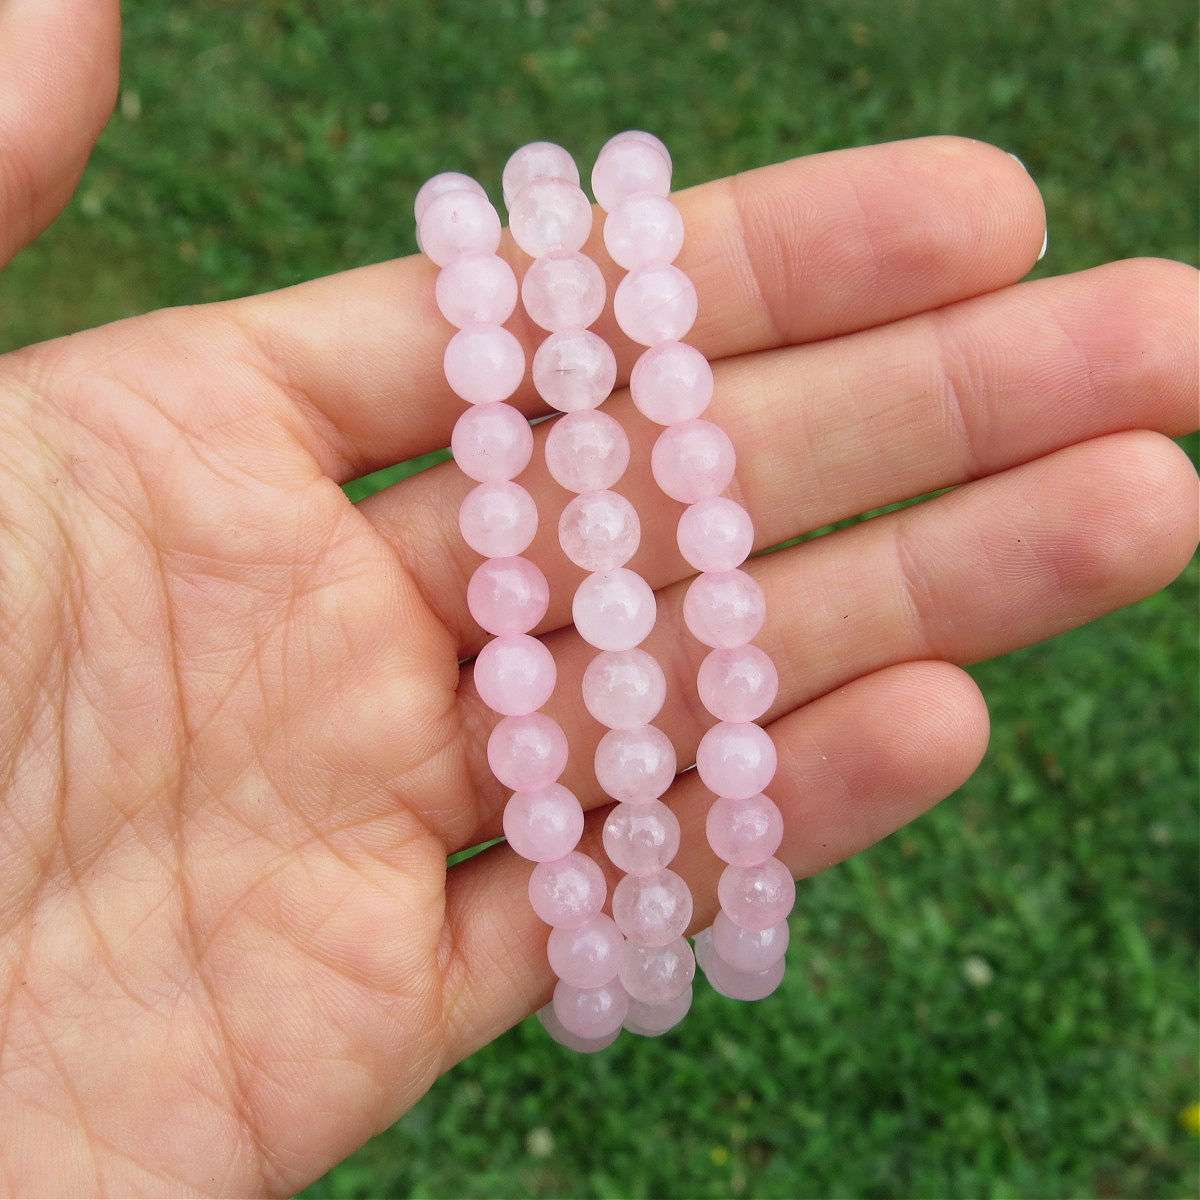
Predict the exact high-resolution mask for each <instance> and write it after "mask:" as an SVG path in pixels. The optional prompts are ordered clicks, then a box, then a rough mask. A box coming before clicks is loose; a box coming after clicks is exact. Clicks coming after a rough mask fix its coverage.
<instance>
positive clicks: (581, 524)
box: [558, 492, 642, 571]
mask: <svg viewBox="0 0 1200 1200" xmlns="http://www.w3.org/2000/svg"><path fill="white" fill-rule="evenodd" d="M641 537H642V529H641V524H640V523H639V521H638V515H637V509H635V508H634V507H633V505H632V504H630V503H629V501H628V500H626V499H625V497H624V496H619V495H617V493H616V492H584V494H583V495H582V496H576V497H575V499H574V500H572V501H571V502H570V504H568V505H567V506H566V508H564V509H563V511H562V515H561V516H560V517H559V519H558V543H559V545H560V546H561V547H562V550H563V553H564V554H565V555H566V556H567V557H568V558H569V559H570V560H571V561H572V562H573V563H574V564H575V565H576V566H577V567H582V568H583V569H584V570H585V571H611V570H613V569H614V568H616V567H623V566H624V565H625V564H626V563H627V562H628V561H629V560H630V559H631V558H632V557H633V556H634V554H635V553H636V551H637V548H638V543H639V542H640V541H641Z"/></svg>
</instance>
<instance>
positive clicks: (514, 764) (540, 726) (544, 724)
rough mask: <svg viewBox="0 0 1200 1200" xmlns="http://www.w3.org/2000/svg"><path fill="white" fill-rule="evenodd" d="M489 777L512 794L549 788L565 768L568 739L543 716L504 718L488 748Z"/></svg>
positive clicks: (490, 738)
mask: <svg viewBox="0 0 1200 1200" xmlns="http://www.w3.org/2000/svg"><path fill="white" fill-rule="evenodd" d="M487 759H488V766H490V767H491V768H492V774H493V775H495V777H496V778H497V779H498V780H499V781H500V782H501V783H502V784H503V785H504V786H505V787H506V788H508V789H510V790H511V791H514V792H537V791H541V790H542V789H543V788H548V787H549V786H550V785H551V784H552V783H553V782H554V781H555V780H556V779H557V778H558V777H559V776H560V775H561V774H562V773H563V770H564V769H565V768H566V765H567V735H566V734H565V733H563V730H562V726H561V725H559V723H558V722H557V721H555V720H554V719H553V718H551V717H548V716H546V714H545V713H530V714H529V715H528V716H527V717H505V718H504V720H503V721H501V722H500V723H499V724H498V725H497V726H496V728H495V729H493V730H492V734H491V737H489V738H488V744H487Z"/></svg>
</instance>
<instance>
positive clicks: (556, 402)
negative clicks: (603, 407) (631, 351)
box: [533, 329, 617, 413]
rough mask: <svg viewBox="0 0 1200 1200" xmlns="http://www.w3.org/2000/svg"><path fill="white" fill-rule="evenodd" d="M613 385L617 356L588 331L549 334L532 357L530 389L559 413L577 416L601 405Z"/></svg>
mask: <svg viewBox="0 0 1200 1200" xmlns="http://www.w3.org/2000/svg"><path fill="white" fill-rule="evenodd" d="M616 382H617V359H616V356H615V355H614V354H613V352H612V349H611V347H610V346H609V344H608V343H607V342H606V341H605V340H604V339H603V338H602V337H600V336H599V335H598V334H595V333H592V331H591V330H590V329H568V330H566V331H564V332H563V333H552V334H551V335H550V336H549V337H548V338H546V340H545V341H543V342H542V344H541V345H540V346H539V347H538V348H537V351H536V353H535V354H534V356H533V386H534V387H535V388H537V393H538V395H539V396H541V398H542V399H543V400H545V402H546V403H547V404H549V405H550V407H551V408H557V409H558V410H559V411H560V412H565V413H569V412H580V411H581V410H583V409H587V408H595V407H596V406H597V405H598V404H603V403H604V401H605V400H607V399H608V397H609V396H610V395H611V394H612V390H613V385H614V384H615V383H616Z"/></svg>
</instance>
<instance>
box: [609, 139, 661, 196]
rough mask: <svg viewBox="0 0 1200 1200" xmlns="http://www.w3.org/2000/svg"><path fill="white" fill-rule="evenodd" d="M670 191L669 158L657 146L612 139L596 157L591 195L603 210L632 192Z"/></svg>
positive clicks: (654, 192)
mask: <svg viewBox="0 0 1200 1200" xmlns="http://www.w3.org/2000/svg"><path fill="white" fill-rule="evenodd" d="M670 190H671V160H670V158H669V156H667V155H665V154H664V153H663V151H661V150H659V149H658V148H657V147H656V146H651V145H647V143H646V142H644V141H640V140H636V139H633V138H624V139H612V140H610V141H609V142H608V144H607V145H606V146H605V147H604V149H603V150H601V151H600V153H599V154H598V155H597V156H596V165H595V166H594V167H592V194H593V195H594V196H595V197H596V203H597V204H599V205H600V207H601V208H602V209H604V211H605V212H612V211H613V210H614V209H615V208H616V207H617V206H618V205H619V204H620V203H621V201H622V200H624V199H625V198H626V197H627V196H632V195H633V194H634V193H635V192H651V193H653V194H654V195H656V196H665V195H667V194H668V193H669V192H670Z"/></svg>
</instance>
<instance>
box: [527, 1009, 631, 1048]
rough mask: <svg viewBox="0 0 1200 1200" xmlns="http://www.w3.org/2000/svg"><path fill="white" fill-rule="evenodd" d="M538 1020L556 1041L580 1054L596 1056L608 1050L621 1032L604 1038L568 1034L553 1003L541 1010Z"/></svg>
mask: <svg viewBox="0 0 1200 1200" xmlns="http://www.w3.org/2000/svg"><path fill="white" fill-rule="evenodd" d="M537 1019H538V1020H539V1021H540V1022H541V1025H542V1028H543V1029H544V1030H545V1031H546V1032H547V1033H548V1034H549V1035H550V1037H551V1038H553V1039H554V1041H556V1042H557V1043H558V1044H559V1045H560V1046H564V1047H565V1048H566V1049H568V1050H574V1051H575V1052H576V1053H578V1054H596V1053H597V1052H598V1051H600V1050H607V1049H608V1048H609V1046H611V1045H612V1044H613V1042H615V1041H616V1040H617V1034H619V1033H620V1032H621V1031H620V1030H619V1029H618V1030H615V1031H614V1032H613V1033H610V1034H608V1035H607V1036H606V1037H602V1038H579V1037H576V1036H575V1035H574V1034H573V1033H568V1032H567V1031H566V1030H565V1029H564V1028H563V1025H562V1022H561V1021H560V1020H559V1019H558V1017H557V1016H556V1015H555V1013H554V1005H553V1003H551V1004H545V1005H543V1006H542V1007H541V1008H539V1009H538V1011H537Z"/></svg>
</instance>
